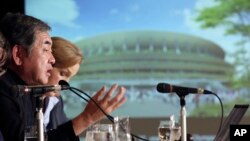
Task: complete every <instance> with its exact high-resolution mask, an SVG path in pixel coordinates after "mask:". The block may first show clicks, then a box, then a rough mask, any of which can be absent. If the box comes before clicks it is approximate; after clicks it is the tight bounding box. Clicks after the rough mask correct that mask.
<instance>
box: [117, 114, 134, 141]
mask: <svg viewBox="0 0 250 141" xmlns="http://www.w3.org/2000/svg"><path fill="white" fill-rule="evenodd" d="M114 126H115V136H116V141H131V134H130V124H129V117H128V116H116V117H114Z"/></svg>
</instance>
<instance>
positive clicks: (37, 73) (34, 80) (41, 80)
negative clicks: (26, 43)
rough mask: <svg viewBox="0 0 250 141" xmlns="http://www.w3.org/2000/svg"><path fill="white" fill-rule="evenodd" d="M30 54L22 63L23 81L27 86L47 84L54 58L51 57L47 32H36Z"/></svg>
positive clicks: (50, 44) (50, 43)
mask: <svg viewBox="0 0 250 141" xmlns="http://www.w3.org/2000/svg"><path fill="white" fill-rule="evenodd" d="M32 46H33V48H32V49H31V53H30V54H29V55H28V56H27V57H25V58H24V61H23V67H24V69H23V71H24V73H23V74H24V75H23V79H24V80H25V81H26V83H27V84H29V85H31V84H33V85H39V84H47V83H48V78H49V76H50V75H51V72H50V71H51V70H52V69H53V68H52V65H53V64H54V63H55V58H54V57H53V55H52V50H51V47H52V40H51V37H50V35H49V33H48V32H37V33H36V39H35V42H34V43H33V45H32Z"/></svg>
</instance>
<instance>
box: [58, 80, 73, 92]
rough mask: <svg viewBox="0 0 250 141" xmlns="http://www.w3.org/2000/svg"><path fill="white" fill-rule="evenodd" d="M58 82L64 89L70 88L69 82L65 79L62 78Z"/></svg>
mask: <svg viewBox="0 0 250 141" xmlns="http://www.w3.org/2000/svg"><path fill="white" fill-rule="evenodd" d="M58 84H59V85H61V87H62V90H66V89H69V88H70V85H69V83H68V82H67V81H65V80H60V81H59V82H58Z"/></svg>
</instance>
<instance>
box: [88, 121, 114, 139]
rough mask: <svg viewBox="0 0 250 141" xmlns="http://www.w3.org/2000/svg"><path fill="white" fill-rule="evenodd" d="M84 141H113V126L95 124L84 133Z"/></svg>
mask: <svg viewBox="0 0 250 141" xmlns="http://www.w3.org/2000/svg"><path fill="white" fill-rule="evenodd" d="M85 140H86V141H115V134H114V128H113V124H95V125H93V126H91V127H90V128H89V129H88V130H87V133H86V138H85Z"/></svg>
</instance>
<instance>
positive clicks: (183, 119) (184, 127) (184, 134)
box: [177, 93, 187, 141]
mask: <svg viewBox="0 0 250 141" xmlns="http://www.w3.org/2000/svg"><path fill="white" fill-rule="evenodd" d="M177 95H178V96H179V97H180V105H181V110H180V115H181V141H187V120H186V115H187V112H186V108H185V105H186V101H185V96H186V95H187V94H178V93H177Z"/></svg>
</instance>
